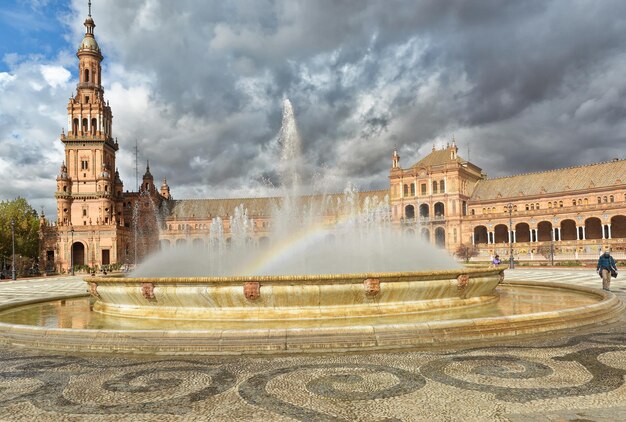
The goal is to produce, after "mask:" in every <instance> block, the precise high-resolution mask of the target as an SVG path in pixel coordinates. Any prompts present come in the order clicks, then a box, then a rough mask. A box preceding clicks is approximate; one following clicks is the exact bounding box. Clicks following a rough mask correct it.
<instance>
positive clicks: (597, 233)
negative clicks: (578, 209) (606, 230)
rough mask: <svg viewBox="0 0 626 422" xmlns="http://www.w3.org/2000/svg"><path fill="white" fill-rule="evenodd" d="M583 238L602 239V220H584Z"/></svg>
mask: <svg viewBox="0 0 626 422" xmlns="http://www.w3.org/2000/svg"><path fill="white" fill-rule="evenodd" d="M585 239H602V222H601V221H600V219H599V218H597V217H591V218H588V219H586V220H585Z"/></svg>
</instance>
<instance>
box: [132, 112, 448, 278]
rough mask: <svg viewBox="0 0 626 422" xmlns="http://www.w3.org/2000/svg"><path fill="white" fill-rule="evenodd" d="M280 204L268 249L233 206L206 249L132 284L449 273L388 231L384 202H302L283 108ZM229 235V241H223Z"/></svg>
mask: <svg viewBox="0 0 626 422" xmlns="http://www.w3.org/2000/svg"><path fill="white" fill-rule="evenodd" d="M278 142H279V144H280V146H281V151H282V153H281V157H280V158H281V160H280V167H279V170H280V176H281V200H280V201H278V202H277V203H276V204H275V205H274V206H273V209H272V210H271V234H270V244H269V245H268V246H267V247H262V246H261V245H259V244H258V243H257V242H256V241H255V240H254V221H253V220H252V219H251V218H249V217H248V212H247V210H246V209H245V208H244V207H243V205H240V206H238V207H236V208H235V209H234V210H233V212H232V214H231V215H232V217H230V219H229V220H228V227H225V224H224V221H223V220H221V219H220V218H219V217H216V218H213V220H212V222H211V227H210V242H209V248H208V250H207V249H206V248H193V247H192V246H188V247H184V248H172V249H171V250H167V251H162V252H160V253H157V254H155V255H154V256H153V257H151V258H149V259H148V260H146V262H145V263H144V264H143V265H141V266H140V268H138V269H137V270H136V271H135V273H134V274H133V276H135V277H166V276H179V277H185V276H235V275H289V274H346V273H363V272H396V271H427V270H434V269H451V268H456V267H458V264H457V263H456V262H455V261H454V259H452V257H450V256H449V255H448V254H447V253H446V252H445V251H443V250H441V249H436V248H434V247H433V246H432V245H429V244H427V243H425V242H424V241H422V240H420V239H419V238H418V236H417V235H415V234H411V235H408V234H404V233H403V232H402V231H401V229H400V228H398V227H394V226H393V225H392V223H391V209H390V205H389V197H388V196H385V197H384V198H379V197H377V196H367V195H364V194H361V193H359V192H358V190H357V189H356V187H355V186H353V185H351V184H348V186H347V187H346V189H345V190H344V192H343V194H339V195H337V194H335V195H332V194H328V193H325V192H320V193H318V194H317V195H302V192H301V176H300V175H301V168H302V162H303V161H302V155H301V152H300V136H299V134H298V129H297V125H296V122H295V118H294V114H293V108H292V106H291V103H290V102H289V100H285V101H284V103H283V121H282V127H281V130H280V133H279V137H278ZM227 233H228V234H230V236H228V235H227Z"/></svg>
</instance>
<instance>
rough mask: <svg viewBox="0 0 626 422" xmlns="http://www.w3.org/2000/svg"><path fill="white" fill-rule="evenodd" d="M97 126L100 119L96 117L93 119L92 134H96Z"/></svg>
mask: <svg viewBox="0 0 626 422" xmlns="http://www.w3.org/2000/svg"><path fill="white" fill-rule="evenodd" d="M97 127H98V120H96V119H95V118H93V119H91V134H92V135H95V134H96V128H97Z"/></svg>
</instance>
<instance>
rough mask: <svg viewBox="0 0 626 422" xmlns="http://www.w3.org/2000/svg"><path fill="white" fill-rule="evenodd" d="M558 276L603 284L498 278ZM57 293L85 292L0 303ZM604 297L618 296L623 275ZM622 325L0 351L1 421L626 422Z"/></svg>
mask: <svg viewBox="0 0 626 422" xmlns="http://www.w3.org/2000/svg"><path fill="white" fill-rule="evenodd" d="M555 278H558V279H559V281H561V282H564V283H571V284H579V285H586V286H591V287H600V285H601V284H600V278H599V277H598V276H597V275H595V274H594V273H593V271H592V270H586V271H577V270H545V269H537V270H519V269H518V270H515V271H508V272H507V279H517V280H524V279H532V280H546V281H548V280H549V281H555ZM59 289H63V290H64V292H71V293H76V292H80V291H81V289H84V285H82V284H81V282H80V281H79V280H76V279H72V280H69V281H68V280H67V279H66V280H35V281H30V280H29V281H18V282H10V283H0V304H2V303H6V301H7V300H16V298H22V299H23V298H31V297H32V295H43V296H45V295H55V296H58V295H59ZM613 290H614V291H615V292H616V293H617V294H618V295H619V296H620V297H621V298H622V299H624V298H625V297H626V294H625V292H626V283H625V282H624V281H622V280H621V279H619V278H618V279H617V281H614V285H613ZM29 292H30V293H29ZM624 322H626V319H623V320H622V321H620V322H619V323H616V324H612V325H610V326H601V327H596V328H595V329H594V330H592V331H589V332H574V333H565V334H559V335H551V336H547V337H542V338H540V339H534V340H532V341H528V340H526V341H524V342H510V343H506V344H501V345H497V346H489V347H478V348H471V349H464V350H460V349H459V350H447V351H437V352H411V351H407V352H394V353H367V354H365V353H364V354H333V355H313V356H309V355H307V356H271V357H268V356H264V357H202V358H189V357H184V358H178V357H168V356H161V357H151V358H146V357H142V358H141V359H139V358H135V357H132V356H117V355H107V356H93V355H88V356H87V355H83V356H80V355H60V354H52V353H45V352H35V351H29V350H26V349H22V348H17V347H10V348H9V347H1V348H0V420H29V421H30V420H45V421H55V420H63V421H79V420H80V421H83V420H97V421H116V422H117V421H126V420H128V421H130V420H132V421H137V420H138V421H141V420H150V421H170V420H171V421H194V420H219V421H221V420H224V421H233V420H271V421H293V420H299V421H313V420H315V421H354V420H364V421H365V420H376V421H382V420H387V421H400V420H402V421H419V420H425V421H426V420H427V421H471V420H496V421H513V422H519V421H536V420H543V421H548V420H550V421H615V420H626V383H625V382H624V381H625V378H624V376H625V375H626V328H625V326H624Z"/></svg>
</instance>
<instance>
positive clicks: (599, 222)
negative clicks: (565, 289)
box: [40, 15, 626, 272]
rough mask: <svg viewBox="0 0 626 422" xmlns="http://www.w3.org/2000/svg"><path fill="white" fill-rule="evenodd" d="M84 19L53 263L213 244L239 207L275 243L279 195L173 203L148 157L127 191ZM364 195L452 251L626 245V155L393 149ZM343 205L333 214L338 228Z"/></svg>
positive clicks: (48, 235) (90, 29)
mask: <svg viewBox="0 0 626 422" xmlns="http://www.w3.org/2000/svg"><path fill="white" fill-rule="evenodd" d="M84 24H85V28H86V32H85V36H84V38H83V41H82V42H81V44H80V46H79V48H78V52H77V57H78V73H79V82H78V85H77V87H76V94H75V95H73V96H72V97H71V98H70V99H69V102H68V106H67V115H68V120H67V133H65V130H63V132H62V134H61V137H60V140H61V142H62V143H63V145H64V147H65V161H64V163H63V164H62V165H61V168H60V171H59V174H58V176H57V178H56V181H57V190H56V192H55V197H56V200H57V213H56V221H52V220H50V219H48V218H45V216H42V219H41V233H40V237H41V242H40V243H41V257H40V259H41V262H44V263H45V267H46V269H47V270H48V271H59V272H66V271H69V269H70V268H71V267H72V265H73V266H74V267H79V268H86V267H90V268H94V267H102V266H106V265H111V264H134V263H137V262H140V261H141V260H142V259H143V258H144V257H145V256H147V255H148V254H150V253H152V252H154V251H156V250H158V249H160V248H167V247H174V246H176V245H181V244H186V243H193V244H195V245H205V244H206V242H207V239H208V238H209V235H210V233H211V225H212V224H214V222H215V218H216V217H219V219H220V224H222V225H223V231H224V233H225V236H226V237H227V238H228V237H229V233H230V230H231V228H230V218H231V217H232V216H233V215H234V213H236V211H237V209H239V210H242V209H244V210H245V211H246V213H247V215H248V216H249V217H250V219H251V221H253V227H252V229H251V232H250V234H251V238H252V240H253V241H255V242H258V244H259V245H260V246H264V245H266V244H268V243H271V225H272V221H271V210H272V208H273V207H274V206H275V205H276V203H277V202H279V201H280V198H244V199H191V200H174V199H173V198H172V196H171V194H170V187H169V185H168V184H167V181H166V180H165V179H163V183H162V184H161V187H160V189H157V188H156V186H155V184H154V178H153V176H152V174H151V172H150V167H149V166H147V168H146V172H145V174H144V176H143V178H142V183H141V186H140V187H138V190H137V191H136V192H129V191H124V185H123V183H122V181H121V180H120V177H119V173H118V171H117V168H116V154H117V152H118V150H119V145H118V142H117V139H116V138H114V136H113V130H112V128H113V124H112V123H113V114H112V110H111V107H110V106H109V104H108V102H106V101H105V98H104V89H103V87H102V85H101V71H102V68H101V62H102V60H103V56H102V52H101V50H100V47H99V46H98V43H97V42H96V39H95V36H94V28H95V23H94V21H93V19H92V17H91V16H90V15H89V16H88V17H87V19H86V20H85V23H84ZM331 196H332V195H331ZM335 196H337V198H331V199H332V200H333V201H336V200H339V196H341V195H335ZM366 198H370V199H371V198H376V200H377V201H383V200H388V201H389V210H390V216H389V218H390V220H391V221H392V222H393V229H394V230H402V231H403V232H405V233H406V234H407V235H409V236H415V237H416V239H417V238H419V239H423V240H424V241H427V242H430V243H433V244H435V245H437V246H439V247H441V248H446V249H447V250H449V251H450V252H454V251H455V250H456V249H457V248H458V247H459V246H460V245H461V244H465V245H469V244H473V245H475V246H476V247H477V248H478V249H479V250H480V252H481V254H482V255H483V256H484V257H487V256H491V255H494V254H500V255H504V256H507V255H508V253H509V251H511V250H513V253H514V255H515V257H516V258H517V259H535V258H541V256H544V257H545V256H546V252H545V251H546V248H548V247H549V248H550V252H551V253H555V254H556V255H557V256H561V257H569V258H586V257H595V256H597V254H598V253H599V252H600V251H601V250H603V249H611V250H613V251H617V252H624V249H625V242H626V161H625V160H620V159H615V160H613V161H611V162H604V163H596V164H589V165H585V166H579V167H571V168H564V169H556V170H550V171H545V172H538V173H529V174H522V175H515V176H507V177H501V178H494V179H490V178H488V177H487V176H486V174H485V173H484V172H483V171H482V169H481V168H480V167H478V166H477V165H475V164H473V163H471V162H469V161H467V160H465V159H463V158H462V157H460V156H459V155H458V148H457V146H456V143H455V140H454V139H453V140H452V142H451V143H450V144H448V145H447V146H446V147H445V148H442V149H437V148H435V147H433V149H432V151H431V152H430V153H429V154H428V155H427V156H425V157H423V158H422V159H420V160H419V161H417V162H416V163H415V164H413V165H411V166H410V167H407V168H402V167H401V165H400V156H399V155H398V153H397V152H395V151H394V153H393V155H392V157H391V169H390V173H389V188H388V189H384V190H379V191H372V192H363V193H359V194H358V195H357V196H356V200H357V202H358V203H359V204H360V205H361V206H362V205H363V204H364V203H365V202H366V201H369V200H370V199H366ZM322 199H323V198H321V197H307V199H306V200H310V201H321V200H322ZM331 202H332V201H331ZM341 212H343V211H341V210H340V209H336V210H334V211H332V212H330V214H329V215H327V216H325V221H326V222H327V223H328V225H329V226H332V224H333V222H334V221H337V219H338V215H336V214H339V213H341ZM333 213H335V215H332V214H333Z"/></svg>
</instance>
